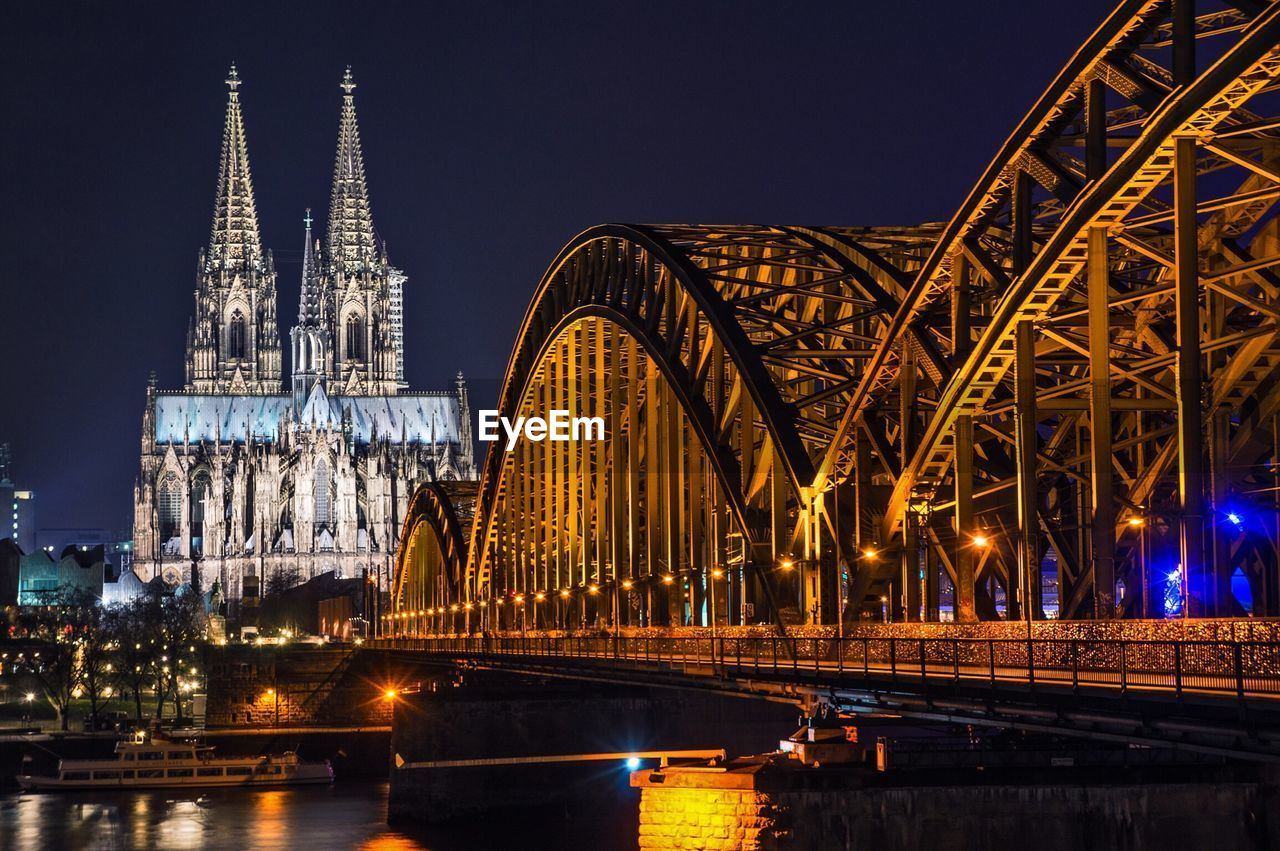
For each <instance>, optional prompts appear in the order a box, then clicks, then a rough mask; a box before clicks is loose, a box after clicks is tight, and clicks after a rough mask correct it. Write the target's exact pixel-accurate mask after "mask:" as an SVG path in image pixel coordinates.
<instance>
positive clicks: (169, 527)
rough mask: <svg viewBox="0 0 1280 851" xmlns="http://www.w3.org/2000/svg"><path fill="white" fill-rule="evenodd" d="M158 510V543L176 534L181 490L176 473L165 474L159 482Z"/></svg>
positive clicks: (180, 514)
mask: <svg viewBox="0 0 1280 851" xmlns="http://www.w3.org/2000/svg"><path fill="white" fill-rule="evenodd" d="M157 502H158V506H157V507H158V509H159V513H160V541H161V542H162V543H163V542H164V541H167V540H169V539H170V538H172V537H173V536H174V535H176V534H177V533H178V523H179V521H180V519H181V516H182V490H181V488H180V487H179V485H178V476H177V474H176V473H172V472H170V473H166V474H165V477H164V479H162V480H161V482H160V491H159V499H158V500H157Z"/></svg>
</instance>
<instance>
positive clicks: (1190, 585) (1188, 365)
mask: <svg viewBox="0 0 1280 851" xmlns="http://www.w3.org/2000/svg"><path fill="white" fill-rule="evenodd" d="M1174 145H1175V147H1174V166H1173V190H1174V201H1173V209H1174V266H1175V269H1174V271H1175V285H1174V286H1175V289H1174V303H1175V307H1176V315H1177V318H1176V326H1177V346H1178V360H1177V371H1178V375H1177V381H1178V386H1177V403H1178V496H1179V500H1180V502H1181V504H1182V523H1181V528H1180V534H1179V552H1180V555H1181V557H1182V558H1181V563H1182V575H1183V576H1184V577H1185V580H1184V586H1185V588H1186V589H1187V595H1188V597H1191V596H1195V597H1196V598H1197V600H1198V602H1197V604H1196V605H1195V606H1192V603H1191V600H1190V599H1187V600H1184V601H1183V607H1184V611H1189V610H1191V609H1194V611H1190V613H1191V614H1204V613H1205V604H1206V603H1207V602H1208V600H1209V599H1210V595H1211V593H1212V587H1213V571H1212V570H1211V569H1209V568H1208V566H1207V565H1206V564H1205V558H1204V431H1203V422H1202V412H1201V399H1202V396H1203V391H1204V386H1203V379H1202V376H1201V364H1200V360H1201V351H1200V287H1199V261H1198V253H1199V243H1198V238H1197V237H1198V232H1197V226H1196V140H1195V139H1193V138H1191V137H1184V138H1179V139H1177V140H1176V141H1175V142H1174Z"/></svg>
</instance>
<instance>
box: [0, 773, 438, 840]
mask: <svg viewBox="0 0 1280 851" xmlns="http://www.w3.org/2000/svg"><path fill="white" fill-rule="evenodd" d="M386 800H387V786H386V784H385V783H381V784H376V783H375V784H356V785H343V784H339V785H335V786H333V787H328V788H317V787H309V788H299V789H259V790H253V789H246V790H238V789H219V790H211V791H208V792H205V793H203V794H199V793H196V792H192V793H191V794H189V795H182V794H175V793H173V792H103V793H94V794H89V795H83V794H82V795H77V796H76V797H74V798H72V797H70V796H67V795H56V794H48V795H18V794H11V795H4V796H0V846H3V847H4V848H12V849H14V850H15V851H26V849H31V850H32V851H37V849H46V848H77V849H79V848H86V849H87V848H94V849H99V848H100V849H113V848H130V849H133V848H139V849H151V848H154V849H174V851H181V849H196V848H237V849H243V848H267V849H270V848H303V849H322V848H362V849H370V850H371V851H373V850H374V849H376V851H409V849H421V848H425V847H426V846H425V845H423V844H420V843H419V842H418V841H417V840H415V839H414V838H412V837H410V836H408V835H405V834H403V833H401V832H398V831H396V830H393V829H391V828H389V827H388V826H387V825H386V823H385V820H386Z"/></svg>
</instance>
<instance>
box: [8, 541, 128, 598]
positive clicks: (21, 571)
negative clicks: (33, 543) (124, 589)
mask: <svg viewBox="0 0 1280 851" xmlns="http://www.w3.org/2000/svg"><path fill="white" fill-rule="evenodd" d="M105 573H106V556H105V554H104V552H103V549H102V547H94V548H92V549H88V550H81V549H76V548H73V547H67V548H66V550H65V551H63V553H62V554H61V555H60V556H59V557H58V558H56V559H55V558H54V556H53V553H51V552H49V551H48V550H35V551H33V552H29V553H24V554H23V556H22V558H21V561H20V562H19V568H18V605H19V606H48V605H54V604H56V603H58V602H60V601H62V600H65V599H69V598H70V597H71V596H72V595H75V594H78V593H81V594H92V595H93V596H94V597H96V598H98V599H102V584H103V578H104V575H105Z"/></svg>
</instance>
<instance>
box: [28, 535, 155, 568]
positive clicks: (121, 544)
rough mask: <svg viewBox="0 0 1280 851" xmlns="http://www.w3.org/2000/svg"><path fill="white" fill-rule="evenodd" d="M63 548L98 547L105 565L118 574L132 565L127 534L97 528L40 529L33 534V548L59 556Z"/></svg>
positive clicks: (131, 551)
mask: <svg viewBox="0 0 1280 851" xmlns="http://www.w3.org/2000/svg"><path fill="white" fill-rule="evenodd" d="M67 547H75V548H76V549H78V550H91V549H93V548H94V547H102V549H103V551H104V553H105V555H106V559H107V562H108V564H110V565H112V566H113V567H114V572H115V573H117V574H119V573H123V572H124V571H126V570H129V569H130V568H131V567H132V566H133V541H132V540H131V539H130V538H129V533H127V532H119V531H114V530H111V529H102V528H98V527H66V528H52V529H41V530H40V531H39V532H37V533H36V549H40V550H44V551H45V552H47V553H60V552H62V551H63V550H64V549H66V548H67Z"/></svg>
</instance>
